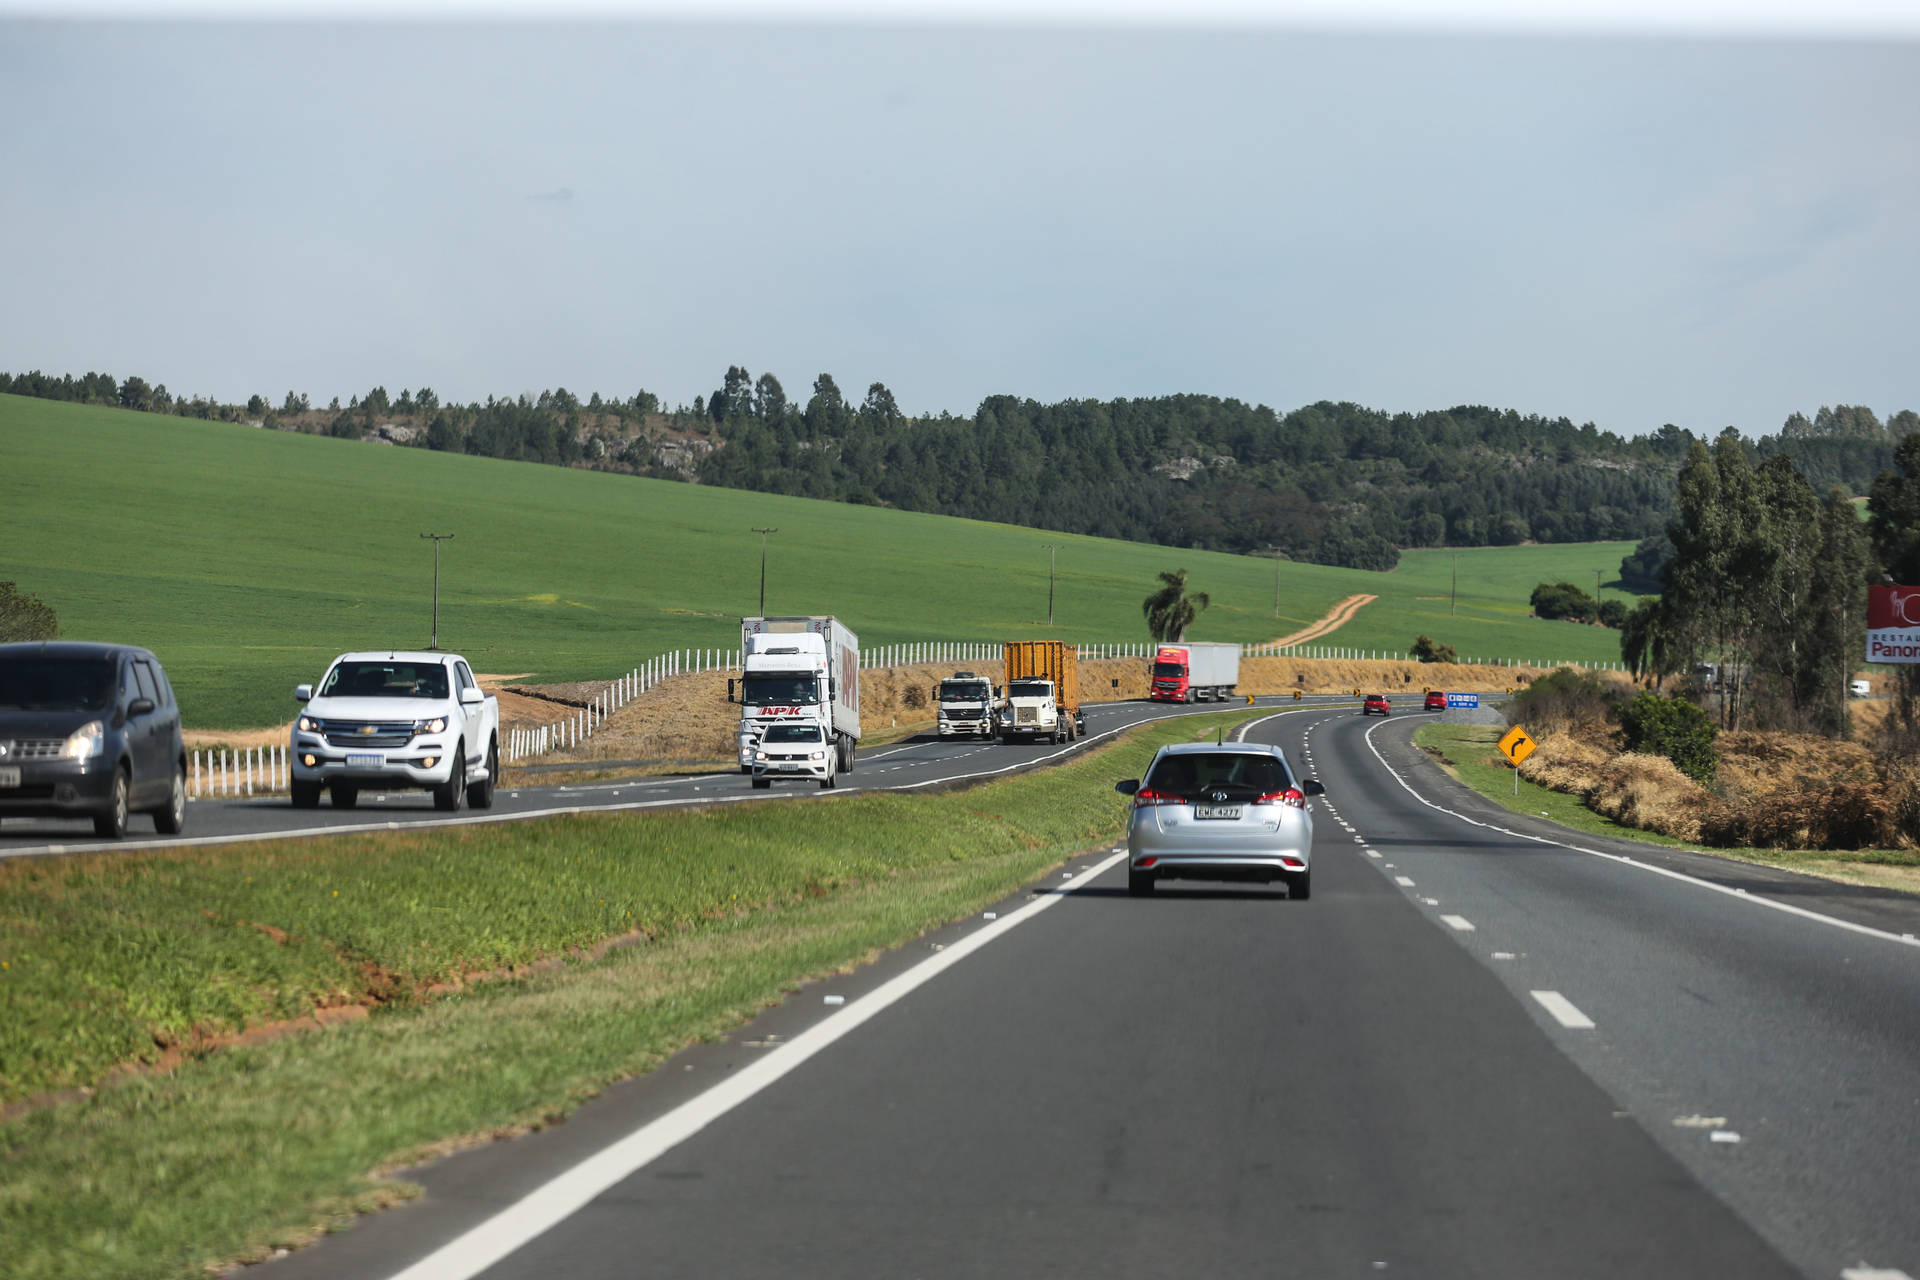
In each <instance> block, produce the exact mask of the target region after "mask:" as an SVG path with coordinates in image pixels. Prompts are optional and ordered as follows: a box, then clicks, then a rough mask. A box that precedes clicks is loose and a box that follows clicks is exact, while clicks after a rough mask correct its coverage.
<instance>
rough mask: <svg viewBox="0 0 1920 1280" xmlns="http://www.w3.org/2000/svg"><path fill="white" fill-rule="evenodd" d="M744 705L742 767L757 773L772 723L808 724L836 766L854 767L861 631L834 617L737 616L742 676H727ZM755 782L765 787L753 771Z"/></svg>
mask: <svg viewBox="0 0 1920 1280" xmlns="http://www.w3.org/2000/svg"><path fill="white" fill-rule="evenodd" d="M727 701H729V702H737V703H739V704H740V730H739V738H738V744H739V751H740V772H742V773H753V772H754V768H753V766H754V760H755V757H756V755H757V754H758V753H759V751H760V749H761V742H760V740H761V738H762V737H763V736H764V735H765V734H766V731H767V728H768V726H770V725H776V724H793V723H795V722H800V723H811V724H817V725H819V726H820V730H821V737H822V738H823V740H824V741H825V742H826V743H827V744H828V745H829V747H830V749H831V750H832V752H833V755H834V761H833V763H834V772H835V773H847V772H850V771H851V770H852V769H853V751H854V746H855V744H857V743H858V742H859V741H860V637H858V636H856V635H854V634H853V631H852V629H851V628H849V627H848V626H847V625H846V624H845V623H844V622H841V621H840V620H839V619H837V618H833V617H829V616H825V615H816V616H814V617H806V618H742V619H740V677H739V678H738V679H737V680H729V681H727ZM754 785H755V786H756V787H757V786H761V785H764V783H763V779H762V778H761V777H760V776H759V775H756V776H755V778H754Z"/></svg>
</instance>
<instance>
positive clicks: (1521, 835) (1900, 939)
mask: <svg viewBox="0 0 1920 1280" xmlns="http://www.w3.org/2000/svg"><path fill="white" fill-rule="evenodd" d="M1386 725H1387V722H1386V721H1384V720H1382V721H1381V722H1380V723H1378V724H1376V725H1374V726H1373V728H1372V729H1368V730H1367V732H1366V743H1367V750H1369V751H1371V752H1373V758H1374V759H1375V760H1378V761H1379V762H1380V767H1381V768H1382V769H1385V770H1386V771H1387V774H1388V776H1390V777H1391V778H1392V779H1393V780H1394V781H1395V782H1397V783H1399V784H1400V787H1401V789H1402V790H1404V791H1405V792H1406V793H1407V794H1408V795H1410V796H1412V797H1413V798H1414V799H1415V800H1418V801H1419V802H1420V803H1421V804H1423V805H1425V806H1427V808H1429V809H1432V810H1433V811H1434V812H1436V813H1444V814H1446V815H1447V816H1448V817H1450V818H1458V819H1459V820H1460V821H1462V822H1465V823H1467V824H1469V825H1470V826H1475V827H1481V828H1484V829H1485V830H1488V831H1498V832H1499V833H1500V834H1501V835H1504V836H1512V837H1513V838H1514V839H1516V840H1531V841H1533V842H1534V843H1535V844H1545V845H1552V846H1554V847H1555V848H1558V849H1568V850H1571V851H1572V852H1574V853H1584V854H1586V855H1587V856H1588V857H1591V858H1602V859H1605V860H1606V861H1608V862H1611V863H1615V864H1616V865H1619V866H1623V867H1631V868H1632V869H1633V870H1635V871H1645V872H1649V873H1651V874H1653V875H1656V876H1665V877H1666V878H1667V879H1669V880H1678V881H1679V882H1680V883H1682V884H1690V885H1693V886H1694V887H1695V888H1699V889H1709V890H1711V891H1713V892H1714V893H1717V894H1720V895H1721V896H1723V897H1727V898H1734V899H1737V900H1739V901H1741V902H1750V903H1753V904H1754V905H1755V906H1761V907H1766V908H1768V909H1769V910H1772V911H1783V912H1785V913H1786V914H1788V915H1790V916H1799V917H1800V918H1802V919H1804V920H1812V921H1814V922H1815V923H1818V924H1826V925H1832V926H1833V927H1834V928H1836V929H1845V930H1847V931H1848V932H1849V933H1858V934H1861V935H1863V936H1865V937H1869V938H1879V939H1880V940H1882V941H1883V942H1892V943H1897V944H1898V945H1900V946H1903V947H1920V938H1914V937H1909V936H1906V935H1903V934H1897V933H1889V932H1887V931H1886V930H1885V929H1876V928H1874V927H1873V926H1872V925H1865V924H1855V923H1854V922H1853V921H1851V920H1842V919H1840V918H1839V917H1838V916H1829V915H1823V914H1821V913H1820V912H1818V911H1810V910H1808V909H1807V908H1805V907H1797V906H1795V905H1793V904H1792V903H1790V902H1776V901H1774V900H1773V899H1772V898H1765V897H1761V896H1760V895H1759V894H1754V893H1748V892H1747V891H1746V890H1745V889H1729V888H1727V887H1726V886H1725V885H1719V884H1715V883H1714V882H1713V881H1711V880H1702V879H1701V878H1700V877H1699V876H1690V875H1688V874H1687V873H1686V872H1684V871H1674V870H1671V869H1669V868H1667V867H1656V866H1654V865H1653V864H1652V863H1649V862H1639V861H1636V860H1635V859H1633V858H1630V857H1628V856H1627V855H1625V854H1620V853H1608V852H1606V851H1605V850H1604V849H1589V848H1587V847H1586V846H1585V845H1578V844H1571V843H1569V842H1567V841H1565V840H1555V839H1552V838H1551V837H1549V836H1538V835H1534V834H1533V833H1532V832H1530V831H1515V830H1513V829H1512V828H1511V827H1501V826H1495V825H1494V824H1493V823H1491V822H1482V821H1480V820H1479V819H1478V818H1469V817H1468V816H1467V815H1466V814H1464V813H1458V812H1455V811H1454V810H1452V809H1449V808H1447V807H1446V806H1445V805H1442V804H1436V803H1434V802H1433V801H1431V800H1429V799H1427V798H1426V797H1425V796H1423V795H1421V794H1420V793H1419V792H1418V791H1415V790H1414V789H1413V787H1412V786H1411V785H1410V784H1409V783H1408V782H1407V780H1406V779H1405V778H1403V777H1401V776H1400V773H1399V771H1398V770H1397V769H1395V768H1394V767H1393V766H1392V765H1390V764H1388V763H1387V758H1386V757H1385V756H1383V755H1381V754H1380V748H1379V747H1378V746H1376V745H1375V744H1374V741H1373V734H1374V730H1375V729H1384V728H1385V727H1386ZM1682 852H1686V853H1695V852H1698V850H1692V849H1687V850H1682ZM1706 856H1708V857H1711V856H1712V855H1711V854H1708V855H1706Z"/></svg>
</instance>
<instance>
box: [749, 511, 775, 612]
mask: <svg viewBox="0 0 1920 1280" xmlns="http://www.w3.org/2000/svg"><path fill="white" fill-rule="evenodd" d="M752 532H754V533H757V534H759V535H760V616H761V617H763V618H764V617H765V616H766V614H767V535H768V534H770V533H778V532H780V530H778V529H754V530H752Z"/></svg>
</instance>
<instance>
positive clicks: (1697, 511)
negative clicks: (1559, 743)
mask: <svg viewBox="0 0 1920 1280" xmlns="http://www.w3.org/2000/svg"><path fill="white" fill-rule="evenodd" d="M1892 463H1893V465H1892V466H1890V467H1888V468H1887V469H1885V470H1883V471H1881V472H1880V474H1879V475H1878V476H1877V477H1875V479H1874V480H1873V481H1872V483H1871V485H1870V486H1869V493H1868V497H1867V510H1868V519H1867V521H1866V522H1865V523H1864V524H1863V523H1862V522H1861V520H1860V518H1859V515H1858V513H1857V512H1856V511H1855V509H1854V504H1853V502H1852V501H1851V500H1850V497H1849V494H1848V491H1847V489H1846V488H1844V487H1842V486H1839V485H1835V486H1832V487H1830V488H1828V490H1827V491H1826V493H1825V495H1824V496H1822V495H1821V493H1820V492H1819V490H1818V489H1817V488H1816V486H1815V483H1814V481H1813V480H1812V479H1811V478H1810V477H1809V476H1808V475H1806V474H1804V473H1803V472H1802V471H1801V470H1800V469H1799V467H1797V466H1796V465H1795V463H1794V462H1793V460H1792V459H1791V458H1790V457H1789V456H1788V455H1787V454H1784V453H1775V454H1771V455H1769V456H1766V457H1765V458H1763V459H1762V460H1761V461H1760V462H1759V464H1758V465H1755V464H1754V463H1753V462H1752V460H1751V458H1750V452H1749V450H1748V448H1747V447H1746V446H1745V442H1743V441H1742V440H1741V439H1740V438H1739V436H1738V435H1737V434H1735V433H1733V432H1732V431H1727V432H1723V433H1722V434H1721V435H1720V437H1719V438H1718V439H1716V440H1715V441H1714V442H1713V443H1712V445H1711V446H1709V445H1708V444H1707V443H1706V442H1703V441H1695V442H1694V443H1693V445H1692V446H1691V447H1690V448H1689V450H1688V454H1687V460H1686V462H1685V463H1684V464H1683V465H1682V466H1681V468H1680V471H1679V473H1678V475H1677V476H1676V478H1675V491H1674V506H1675V515H1674V519H1673V520H1672V521H1671V522H1670V523H1669V525H1668V527H1667V531H1666V535H1665V538H1666V542H1667V544H1668V545H1669V546H1670V548H1671V554H1670V555H1669V556H1668V557H1667V558H1666V560H1665V562H1664V563H1663V564H1662V565H1661V566H1660V568H1659V570H1658V577H1659V585H1660V594H1659V595H1657V596H1650V597H1648V598H1646V599H1643V600H1641V601H1640V602H1639V603H1638V604H1637V605H1636V606H1635V607H1634V608H1633V609H1632V610H1630V611H1628V613H1627V615H1626V617H1625V619H1624V622H1623V624H1622V629H1621V642H1620V643H1621V656H1622V658H1623V660H1624V661H1625V662H1626V664H1627V665H1628V667H1629V668H1630V669H1632V670H1633V671H1634V672H1635V673H1636V674H1637V675H1650V676H1652V677H1653V678H1654V679H1655V682H1656V684H1658V683H1660V682H1663V681H1664V680H1665V679H1667V678H1669V677H1675V676H1680V677H1686V676H1690V675H1692V674H1693V673H1694V672H1696V671H1697V670H1699V669H1701V668H1702V666H1703V664H1704V667H1705V669H1706V670H1708V671H1710V672H1712V673H1713V676H1712V689H1711V692H1712V694H1713V699H1714V703H1715V707H1716V710H1717V714H1718V718H1719V722H1720V724H1721V726H1722V727H1723V728H1728V729H1736V728H1743V727H1747V728H1760V729H1786V730H1794V731H1806V732H1816V733H1821V734H1825V735H1828V736H1832V737H1847V736H1849V735H1850V733H1851V723H1852V720H1851V716H1850V715H1849V713H1848V708H1847V699H1848V684H1849V681H1850V679H1851V678H1852V676H1853V673H1854V672H1855V671H1857V670H1858V669H1859V667H1860V666H1861V665H1862V663H1863V662H1864V660H1865V649H1866V610H1867V588H1868V586H1869V585H1870V584H1873V583H1886V582H1895V583H1908V582H1916V581H1920V433H1909V434H1908V435H1906V436H1905V437H1904V438H1903V439H1902V440H1901V441H1900V443H1899V444H1898V446H1896V447H1895V449H1894V451H1893V459H1892ZM1650 541H1651V540H1650ZM1645 546H1646V544H1643V548H1644V547H1645ZM1636 554H1637V553H1636ZM1633 558H1634V557H1629V559H1633ZM1537 595H1538V593H1536V596H1537ZM1917 675H1920V673H1916V669H1915V668H1914V667H1912V666H1906V667H1902V668H1901V669H1900V673H1899V677H1898V682H1897V683H1898V697H1897V698H1896V700H1895V708H1894V717H1893V720H1894V723H1895V725H1896V728H1897V729H1899V730H1900V731H1903V732H1905V733H1908V734H1912V733H1913V732H1914V730H1915V728H1916V726H1915V696H1916V695H1920V678H1916V676H1917Z"/></svg>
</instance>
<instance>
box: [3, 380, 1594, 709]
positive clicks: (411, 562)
mask: <svg viewBox="0 0 1920 1280" xmlns="http://www.w3.org/2000/svg"><path fill="white" fill-rule="evenodd" d="M0 457H5V458H6V459H7V465H6V466H5V467H4V468H0V510H4V511H5V512H6V513H7V515H6V536H5V537H4V539H0V580H12V581H15V582H17V583H18V584H19V586H20V589H21V590H22V591H25V592H27V593H29V594H31V595H34V596H38V597H39V598H40V599H42V600H44V601H46V602H47V603H48V604H51V605H52V606H53V607H54V608H55V609H56V610H58V612H59V616H60V621H61V633H62V635H64V636H68V637H73V638H94V639H119V640H126V641H129V642H133V643H139V644H145V645H147V646H148V647H150V648H152V649H153V650H154V651H155V652H157V653H158V654H159V655H160V656H161V658H162V659H163V660H164V661H165V662H166V664H167V668H168V671H169V672H170V673H171V674H172V675H173V677H174V680H175V683H176V684H177V685H178V687H179V691H180V695H181V699H182V702H183V705H184V706H185V707H186V710H187V714H188V719H189V722H190V723H191V724H193V725H195V726H198V727H209V728H217V727H234V726H242V725H249V724H262V723H272V722H275V721H278V720H282V719H284V718H285V717H286V716H287V715H288V714H290V712H291V710H292V703H291V701H290V699H289V694H290V691H291V688H292V686H293V685H294V684H296V683H299V682H301V681H305V680H311V679H314V678H316V677H317V676H318V675H319V674H320V669H321V666H322V664H324V663H325V661H326V660H327V659H328V658H330V657H331V656H333V655H334V654H335V653H338V652H341V651H343V650H347V649H353V648H372V647H379V646H384V645H395V646H399V645H409V646H420V645H425V644H426V642H427V639H428V635H429V628H430V623H431V612H432V577H433V560H432V551H431V549H430V546H429V544H428V543H426V542H423V541H421V539H420V536H419V535H420V534H422V533H425V532H435V533H453V534H454V535H456V536H455V540H454V541H452V542H448V543H442V544H441V549H440V642H441V644H442V646H443V647H446V648H453V649H459V650H460V651H462V652H464V653H466V654H467V655H468V656H469V657H471V658H472V659H473V660H474V661H475V663H476V664H477V665H478V667H479V668H480V669H481V670H484V671H489V672H493V673H496V674H519V673H527V674H529V675H530V676H532V677H534V678H537V679H540V680H548V681H560V680H573V679H587V678H594V677H604V676H609V675H612V674H614V673H616V672H618V671H624V670H626V669H628V668H629V667H631V666H633V665H635V664H636V663H638V662H639V661H641V660H643V659H644V658H646V657H648V656H650V655H652V654H655V653H658V652H660V651H662V650H664V649H668V648H677V647H692V646H711V647H721V648H730V647H732V646H733V645H734V644H736V643H737V640H738V635H739V623H738V620H739V618H740V616H741V615H742V614H744V613H753V612H757V611H758V607H759V575H760V536H759V535H758V534H756V533H754V532H752V530H753V529H754V528H755V527H760V528H768V527H773V528H777V529H778V530H779V532H778V533H776V534H774V535H772V536H771V538H770V539H769V541H768V567H767V598H766V604H767V609H768V610H769V611H772V612H777V613H834V614H837V615H839V616H840V617H842V618H844V619H846V620H847V622H848V623H849V624H850V625H851V626H853V628H854V629H855V630H856V631H857V632H858V633H859V634H860V636H861V639H862V641H863V642H864V643H865V644H867V645H877V644H885V643H893V642H900V641H907V640H923V639H955V640H963V639H974V640H988V641H993V640H1001V639H1019V638H1032V637H1040V636H1051V637H1057V638H1060V639H1065V640H1074V641H1088V642H1092V641H1122V640H1144V639H1145V638H1146V634H1145V627H1144V624H1143V622H1142V619H1141V613H1140V601H1141V600H1142V598H1143V597H1144V596H1145V595H1146V594H1147V592H1148V589H1149V587H1150V585H1151V584H1152V580H1153V575H1154V574H1155V573H1157V572H1159V571H1160V570H1163V569H1177V568H1185V569H1186V570H1187V571H1188V575H1189V582H1190V584H1191V586H1192V589H1194V590H1197V591H1205V592H1207V593H1209V594H1210V595H1211V596H1212V598H1213V607H1212V608H1211V609H1210V610H1208V611H1207V612H1206V613H1205V614H1203V615H1202V617H1201V620H1200V622H1199V623H1198V624H1197V625H1196V626H1195V627H1194V629H1193V632H1192V638H1193V639H1199V640H1240V641H1247V642H1253V641H1260V640H1268V639H1272V638H1274V637H1275V636H1278V635H1283V634H1286V633H1289V632H1292V631H1296V630H1298V629H1300V628H1301V627H1304V626H1306V625H1308V624H1309V623H1311V622H1313V621H1314V620H1315V619H1317V618H1319V617H1321V616H1322V615H1323V614H1325V613H1326V612H1327V611H1328V610H1329V609H1330V608H1332V607H1333V606H1334V605H1335V604H1336V603H1337V602H1339V601H1340V600H1342V599H1344V598H1345V597H1347V596H1349V595H1354V594H1357V593H1365V594H1369V595H1377V596H1379V597H1380V598H1379V600H1377V601H1376V602H1374V603H1373V604H1371V605H1368V606H1367V607H1366V608H1364V609H1362V610H1361V611H1360V613H1359V614H1358V616H1357V617H1356V618H1355V619H1354V620H1353V621H1352V622H1350V623H1348V624H1347V625H1346V626H1345V627H1343V628H1342V629H1341V630H1340V631H1339V632H1338V633H1337V635H1336V636H1334V637H1329V638H1328V640H1329V642H1333V641H1335V640H1337V641H1338V642H1339V643H1342V644H1348V645H1352V646H1355V647H1360V648H1379V649H1393V650H1404V649H1406V648H1407V647H1408V645H1409V643H1410V642H1411V641H1412V639H1413V636H1414V635H1415V634H1416V633H1417V632H1426V633H1428V634H1431V635H1433V636H1434V637H1435V638H1436V639H1439V640H1441V641H1443V642H1445V643H1450V644H1454V645H1456V646H1457V647H1458V648H1459V650H1460V652H1461V653H1462V654H1463V655H1467V654H1473V655H1479V656H1506V657H1517V658H1529V659H1535V658H1548V659H1556V658H1564V659H1586V660H1597V661H1608V660H1612V659H1614V658H1615V657H1617V654H1618V648H1617V641H1616V637H1615V636H1614V633H1612V632H1607V631H1601V630H1598V629H1595V628H1590V627H1580V626H1574V625H1571V624H1566V623H1547V622H1541V621H1539V620H1536V619H1532V618H1529V617H1528V616H1527V604H1526V600H1527V594H1528V592H1529V591H1530V590H1531V588H1532V586H1533V585H1534V583H1536V582H1538V581H1540V580H1541V579H1542V578H1548V577H1551V578H1554V579H1556V580H1557V579H1560V578H1568V579H1570V580H1572V581H1576V582H1581V581H1584V580H1585V578H1586V577H1588V576H1591V575H1592V574H1593V572H1594V571H1595V570H1596V569H1598V570H1602V571H1603V573H1604V576H1605V577H1606V578H1607V579H1608V580H1611V578H1612V577H1613V576H1614V573H1615V571H1616V569H1617V566H1618V564H1619V561H1620V557H1621V556H1622V555H1623V554H1625V552H1626V551H1627V550H1629V549H1630V544H1622V543H1593V544H1582V545H1576V546H1557V547H1505V548H1497V549H1488V550H1484V551H1467V552H1461V553H1458V555H1459V563H1460V570H1461V595H1460V597H1459V611H1458V615H1457V616H1454V617H1450V616H1449V613H1448V608H1449V604H1448V592H1449V573H1450V570H1451V567H1452V556H1453V555H1454V554H1455V553H1452V552H1409V553H1407V554H1406V555H1405V556H1404V557H1403V559H1402V562H1401V568H1400V569H1399V570H1398V571H1396V572H1394V573H1390V574H1376V573H1368V572H1363V571H1359V570H1348V569H1335V568H1329V567H1324V566H1318V565H1304V564H1293V563H1287V562H1278V563H1277V564H1276V562H1275V561H1272V560H1266V559H1255V558H1249V557H1242V556H1233V555H1226V554H1222V553H1217V552H1205V551H1193V550H1184V551H1183V550H1175V549H1169V548H1163V547H1155V546H1151V545H1147V544H1143V543H1133V542H1122V541H1115V540H1109V539H1098V538H1089V537H1079V536H1075V535H1071V534H1058V533H1046V532H1042V531H1038V530H1032V529H1023V528H1017V527H1013V526H1009V525H997V524H988V523H983V522H979V521H971V520H961V519H954V518H950V517H944V516H932V515H921V514H916V513H912V512H903V511H890V510H884V509H876V508H870V507H862V506H855V505H848V504H843V503H832V502H818V501H812V500H808V499H801V498H785V497H777V496H772V495H767V494H759V493H749V492H743V491H738V490H729V489H721V488H716V487H712V486H706V485H700V486H691V485H683V484H675V483H672V482H668V481H658V480H647V479H641V478H637V477H628V476H618V475H610V474H604V473H596V472H584V471H577V470H570V469H564V468H557V467H547V466H540V465H537V464H531V463H515V462H503V461H498V460H494V459H489V458H478V457H471V456H466V455H460V454H446V453H436V452H432V451H428V450H412V449H389V448H384V447H382V446H377V445H371V444H365V443H359V442H353V441H342V440H332V439H326V438H322V437H315V436H303V435H297V434H292V433H282V432H274V431H263V430H258V429H254V428H250V427H246V426H237V425H233V424H227V423H218V422H205V421H199V420H195V419H188V418H178V417H170V416H161V415H154V414H143V413H135V412H131V411H126V410H119V409H104V408H97V407H91V406H83V405H77V404H69V403H61V402H58V401H48V400H35V399H26V398H22V397H17V396H6V395H0ZM1048 544H1052V545H1054V546H1057V547H1058V548H1059V549H1058V552H1057V553H1056V560H1055V564H1056V578H1055V583H1054V615H1055V622H1056V625H1055V626H1054V627H1052V628H1051V629H1049V628H1048V627H1047V625H1046V619H1047V595H1048V558H1049V553H1048V551H1047V549H1046V548H1047V546H1048ZM1276 579H1277V581H1278V595H1279V610H1278V616H1276V612H1275V595H1276Z"/></svg>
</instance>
